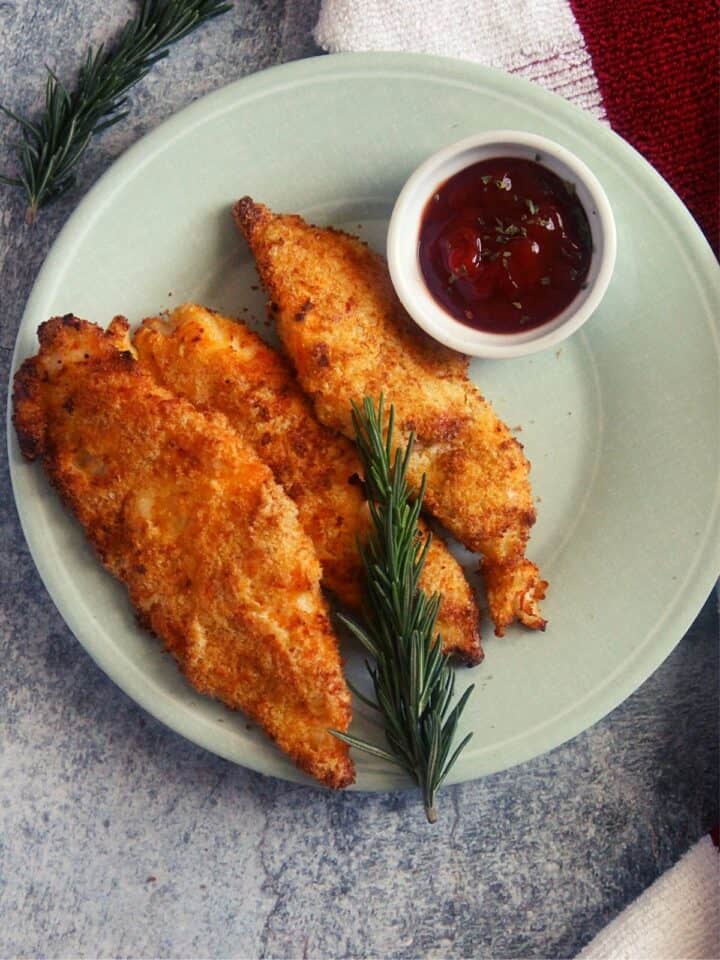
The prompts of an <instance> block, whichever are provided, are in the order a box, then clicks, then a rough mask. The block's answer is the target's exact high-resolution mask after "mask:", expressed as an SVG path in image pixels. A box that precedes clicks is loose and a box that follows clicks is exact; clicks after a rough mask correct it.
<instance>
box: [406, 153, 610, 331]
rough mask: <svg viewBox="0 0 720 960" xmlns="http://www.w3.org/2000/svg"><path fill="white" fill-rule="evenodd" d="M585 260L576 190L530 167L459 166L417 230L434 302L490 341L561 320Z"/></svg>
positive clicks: (580, 283)
mask: <svg viewBox="0 0 720 960" xmlns="http://www.w3.org/2000/svg"><path fill="white" fill-rule="evenodd" d="M591 255H592V239H591V235H590V225H589V223H588V219H587V215H586V213H585V210H584V209H583V207H582V205H581V203H580V201H579V200H578V199H577V196H576V195H575V189H574V186H573V185H572V184H570V183H568V182H566V181H564V180H562V179H561V178H560V177H558V176H557V175H556V174H554V173H553V172H552V171H551V170H548V169H547V167H543V166H541V164H539V163H536V162H535V161H533V160H524V159H519V158H503V157H493V158H492V159H490V160H483V161H481V162H480V163H475V164H473V165H472V166H470V167H466V168H465V169H464V170H461V171H460V172H459V173H456V174H455V175H454V176H452V177H450V179H449V180H446V182H445V183H444V184H443V185H442V186H441V187H440V188H439V189H438V190H437V192H436V193H435V194H434V195H433V196H432V197H431V198H430V200H428V202H427V204H426V206H425V210H424V213H423V217H422V222H421V225H420V236H419V257H420V268H421V270H422V274H423V277H424V279H425V283H426V284H427V286H428V289H429V290H430V292H431V293H432V295H433V297H434V298H435V300H437V302H438V303H439V304H440V306H441V307H442V308H443V309H444V310H446V311H447V312H448V313H449V314H450V315H451V316H453V317H455V318H456V319H457V320H460V321H462V323H465V324H467V325H468V326H470V327H475V328H477V329H480V330H485V331H487V332H488V333H518V332H520V331H523V330H530V329H532V328H534V327H539V326H541V324H543V323H547V322H548V321H549V320H552V319H554V318H555V317H556V316H558V314H560V313H561V312H562V311H563V310H564V309H565V307H567V306H568V304H569V303H570V302H571V301H572V300H573V299H574V297H575V295H576V294H577V293H578V291H579V290H581V289H582V288H583V287H584V285H585V282H586V279H587V274H588V270H589V268H590V258H591Z"/></svg>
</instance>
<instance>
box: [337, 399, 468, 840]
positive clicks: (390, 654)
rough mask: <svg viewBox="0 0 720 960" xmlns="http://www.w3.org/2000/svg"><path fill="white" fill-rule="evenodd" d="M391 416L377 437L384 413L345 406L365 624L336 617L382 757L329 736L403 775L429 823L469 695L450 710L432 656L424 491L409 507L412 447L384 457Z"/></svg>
mask: <svg viewBox="0 0 720 960" xmlns="http://www.w3.org/2000/svg"><path fill="white" fill-rule="evenodd" d="M394 419H395V415H394V409H393V408H392V407H391V408H390V413H389V417H388V425H387V430H386V431H385V435H384V436H383V426H382V425H383V422H384V408H383V398H382V397H380V401H379V403H378V406H377V409H376V408H375V405H374V403H373V401H372V400H371V399H370V398H368V397H365V399H364V400H363V405H362V409H361V408H359V407H358V406H357V404H355V403H353V426H354V428H355V438H356V443H357V448H358V452H359V454H360V458H361V460H362V463H363V467H364V472H365V483H366V486H367V490H368V500H369V507H370V513H371V517H372V528H371V533H370V536H369V538H368V541H367V543H366V544H365V545H364V546H361V548H360V549H361V553H362V558H363V564H364V567H365V575H366V581H367V583H366V590H367V603H366V610H365V618H364V619H365V622H364V624H362V625H361V624H360V623H358V622H356V621H355V620H351V619H349V618H347V617H342V620H343V622H344V623H345V624H346V626H347V627H348V628H349V629H350V630H351V632H352V633H353V634H354V635H355V636H356V637H357V638H358V640H360V642H361V643H362V644H363V646H364V647H365V649H366V650H367V651H368V652H369V653H370V654H371V656H372V657H373V659H374V661H375V663H374V664H371V663H370V662H369V661H366V665H367V669H368V672H369V673H370V676H371V678H372V682H373V687H374V691H375V698H376V702H375V703H373V702H372V701H371V700H369V699H368V698H367V697H364V696H363V695H362V694H360V693H359V692H358V691H357V690H354V691H353V692H354V693H355V694H356V695H357V696H359V697H360V698H361V699H362V700H363V701H364V702H366V703H368V704H369V705H370V706H372V707H374V708H375V709H376V710H378V711H379V712H380V714H381V715H382V718H383V721H384V726H385V738H386V740H387V744H388V747H389V750H384V749H382V748H380V747H377V746H375V745H374V744H371V743H367V742H366V741H364V740H359V739H358V738H356V737H353V736H350V735H348V734H344V733H339V732H338V731H335V730H334V731H332V732H333V733H334V734H335V736H337V737H339V738H340V739H341V740H345V741H346V742H347V743H349V744H350V745H351V746H353V747H356V748H358V749H360V750H364V751H365V752H367V753H370V754H372V755H374V756H377V757H381V758H383V759H385V760H388V761H390V762H392V763H395V764H397V765H398V766H400V767H402V768H404V769H405V770H406V771H407V772H408V773H409V774H410V776H411V777H412V778H413V779H414V780H415V782H416V783H417V784H418V786H419V787H420V789H421V791H422V796H423V804H424V806H425V813H426V815H427V818H428V820H429V821H430V823H434V822H435V820H436V819H437V811H436V807H435V796H436V793H437V791H438V788H439V787H440V785H441V784H442V782H443V781H444V779H445V777H446V776H447V774H448V772H449V771H450V768H451V767H452V765H453V764H454V763H455V761H456V760H457V758H458V756H459V754H460V752H461V751H462V750H463V748H464V747H465V745H466V744H467V742H468V740H469V739H470V737H471V736H472V734H468V735H467V736H466V737H465V738H464V740H462V742H461V743H460V744H459V745H458V746H457V747H455V749H453V740H454V738H455V732H456V729H457V725H458V721H459V719H460V715H461V713H462V711H463V709H464V707H465V704H466V702H467V699H468V697H469V696H470V693H471V692H472V689H473V687H472V686H470V687H468V689H467V690H466V691H465V693H464V694H463V695H462V697H461V698H460V700H459V701H458V702H457V703H456V704H455V706H451V704H452V700H453V693H454V689H455V673H454V670H453V668H452V667H451V666H450V665H449V663H448V661H447V659H446V658H445V657H444V656H443V654H442V643H441V639H440V637H439V636H438V635H436V634H435V621H436V618H437V612H438V607H439V605H440V596H439V595H438V594H434V595H433V596H432V597H429V596H428V595H427V594H426V593H424V592H423V591H422V590H421V589H420V587H419V586H418V580H419V577H420V573H421V571H422V568H423V565H424V563H425V557H426V555H427V551H428V548H429V546H430V541H429V537H428V539H427V540H426V541H425V543H424V544H422V543H421V539H420V536H419V534H418V526H417V524H418V517H419V514H420V508H421V505H422V499H423V494H424V490H425V483H424V481H423V484H422V488H421V490H420V494H419V496H418V497H417V498H416V499H415V500H414V501H411V499H410V493H409V490H408V486H407V481H406V475H407V467H408V463H409V460H410V457H411V455H412V448H413V437H412V435H411V436H410V440H409V442H408V445H407V447H406V449H405V450H404V451H402V450H400V449H398V450H396V452H395V457H394V458H393V457H392V446H393V444H392V435H393V424H394Z"/></svg>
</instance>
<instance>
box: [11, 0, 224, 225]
mask: <svg viewBox="0 0 720 960" xmlns="http://www.w3.org/2000/svg"><path fill="white" fill-rule="evenodd" d="M231 6H232V4H230V3H224V2H221V0H142V3H141V6H140V10H139V12H138V14H137V16H136V17H135V18H134V19H133V20H129V21H128V22H127V23H126V24H125V26H124V27H123V29H122V30H121V32H120V36H119V37H118V40H117V43H116V44H115V45H114V46H113V47H112V48H109V49H108V48H106V47H105V46H104V45H101V46H100V47H98V48H97V50H93V49H92V48H91V49H89V50H88V52H87V55H86V57H85V62H84V63H83V65H82V66H81V68H80V72H79V74H78V80H77V86H76V89H75V90H74V91H73V92H70V91H68V89H67V88H66V87H65V86H64V84H63V83H62V82H61V81H60V80H58V78H57V77H56V76H55V74H54V73H53V72H52V70H51V69H50V68H49V67H47V68H46V69H47V73H48V76H47V81H46V83H45V109H44V111H43V114H42V116H41V117H40V118H39V119H38V120H36V121H31V120H28V119H27V118H25V117H22V116H19V115H18V114H16V113H13V111H12V110H9V109H8V108H7V107H4V106H2V104H0V110H1V111H2V112H3V113H5V114H7V116H9V117H11V118H12V119H13V120H15V121H16V122H17V123H18V124H19V125H20V128H21V130H22V140H21V142H20V144H19V146H18V167H19V171H18V175H17V176H15V177H10V176H3V175H2V174H0V183H4V184H6V185H7V186H13V187H21V188H23V189H24V191H25V194H26V196H27V200H28V209H27V214H26V220H27V222H28V223H34V221H35V218H36V216H37V212H38V210H39V209H40V207H43V206H45V204H47V203H49V202H50V201H51V200H54V199H56V198H57V197H59V196H60V195H61V194H63V193H65V191H66V190H69V189H70V187H72V186H73V184H74V183H75V167H76V166H77V164H78V161H79V160H80V159H81V157H82V156H83V154H84V153H85V150H86V149H87V146H88V143H89V142H90V138H91V137H92V136H93V134H96V133H100V132H101V131H102V130H105V129H107V127H111V126H112V125H113V124H115V123H117V122H118V121H119V120H122V119H123V117H125V116H127V113H128V111H127V110H124V109H123V108H124V106H125V104H126V102H127V101H126V97H125V94H126V93H127V91H128V90H129V89H130V87H132V86H133V85H134V84H136V83H137V82H138V81H139V80H142V78H143V77H144V76H145V75H146V74H147V73H148V71H149V70H150V69H151V67H152V66H153V64H155V63H157V61H158V60H161V59H162V58H163V57H166V56H167V54H168V48H169V47H170V46H171V45H172V44H173V43H177V41H178V40H182V39H183V37H186V36H187V35H188V34H189V33H191V32H192V31H193V30H195V29H196V28H197V27H199V26H200V25H201V24H202V23H204V22H205V21H206V20H210V19H212V18H213V17H217V16H219V15H220V14H221V13H225V12H226V11H227V10H229V9H230V8H231Z"/></svg>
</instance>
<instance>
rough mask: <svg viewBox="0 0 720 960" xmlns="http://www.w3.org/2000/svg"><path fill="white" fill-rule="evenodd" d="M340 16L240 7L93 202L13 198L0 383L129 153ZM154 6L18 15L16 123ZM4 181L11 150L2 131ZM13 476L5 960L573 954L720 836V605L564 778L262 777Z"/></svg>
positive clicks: (0, 804)
mask: <svg viewBox="0 0 720 960" xmlns="http://www.w3.org/2000/svg"><path fill="white" fill-rule="evenodd" d="M317 5H318V0H304V2H303V0H264V2H257V3H252V2H250V0H236V3H235V8H234V10H233V12H232V13H231V14H229V15H228V16H227V17H225V18H224V19H223V20H222V21H216V22H215V23H214V24H212V25H210V26H209V27H207V28H205V29H203V30H202V32H201V33H199V34H197V35H195V36H194V37H193V38H192V39H191V40H189V41H185V42H184V43H183V44H182V45H181V47H179V48H177V49H176V50H175V51H174V52H173V54H172V55H171V57H170V58H169V59H168V60H166V61H164V62H163V63H161V64H159V65H158V66H157V68H156V69H155V70H154V71H153V73H152V75H151V76H150V77H149V78H148V79H147V80H146V81H145V82H144V83H143V84H142V85H141V86H140V87H138V88H137V89H136V90H134V91H133V93H132V95H131V98H130V101H131V109H132V112H131V116H130V117H129V118H128V119H127V120H126V121H125V122H123V123H122V124H121V125H119V126H118V127H116V128H114V129H112V130H111V131H109V132H107V133H106V135H105V136H103V137H101V138H100V139H99V140H97V141H96V142H95V143H94V144H93V146H92V148H91V150H90V151H89V155H88V156H87V158H86V160H85V162H84V164H83V166H82V172H81V184H80V186H79V187H78V188H77V189H76V190H75V191H74V192H73V193H72V195H70V196H69V197H67V198H66V199H64V200H62V201H61V202H59V203H58V204H56V205H55V206H54V207H52V208H50V209H48V210H47V211H46V212H45V213H44V214H43V216H42V219H41V221H40V223H39V224H38V225H37V226H36V227H35V228H34V229H29V228H27V227H26V226H25V224H24V222H23V205H22V201H21V199H20V198H19V197H18V196H16V195H15V194H14V193H13V192H11V191H8V190H6V189H0V217H1V224H2V226H1V232H0V270H1V278H2V281H1V283H0V302H1V303H2V321H1V322H0V351H1V359H0V363H1V365H2V369H1V370H0V383H1V384H2V391H3V399H4V398H5V391H6V387H5V384H6V381H7V374H8V368H9V364H10V356H11V351H12V347H13V342H14V339H15V332H16V329H17V326H18V323H19V321H20V316H21V313H22V310H23V306H24V303H25V300H26V298H27V296H28V293H29V291H30V288H31V286H32V283H33V280H34V278H35V276H36V273H37V270H38V268H39V266H40V264H41V262H42V260H43V258H44V257H45V254H46V253H47V251H48V249H49V247H50V245H51V243H52V242H53V240H54V239H55V237H56V235H57V233H58V231H59V229H60V227H61V226H62V224H63V223H64V221H65V219H66V218H67V216H68V215H69V213H70V212H71V210H72V209H73V207H74V206H75V204H76V203H77V201H78V200H79V199H80V197H81V196H82V195H83V193H84V192H85V191H86V190H87V188H88V187H89V186H90V185H91V184H92V183H93V181H94V180H96V179H97V177H98V176H100V175H101V174H102V173H103V172H104V171H105V170H106V169H107V168H108V166H109V165H110V164H111V163H112V161H113V160H114V159H115V158H116V157H117V156H118V155H119V154H120V153H121V152H122V151H123V150H124V149H125V148H126V147H127V146H129V145H130V144H131V143H134V142H135V141H136V140H137V139H138V138H139V137H141V136H142V135H143V134H144V133H145V132H146V131H148V130H151V129H152V128H154V127H155V126H156V125H157V124H158V122H159V121H161V120H163V119H165V118H166V117H167V116H169V115H170V114H172V113H174V112H175V111H176V110H177V109H178V108H180V107H182V106H184V105H185V104H187V103H188V102H190V101H191V100H194V99H196V98H197V97H200V96H202V95H203V94H205V93H207V92H208V91H211V90H215V89H216V88H217V87H219V86H221V85H223V84H225V83H227V82H228V81H231V80H234V79H236V78H237V77H240V76H242V75H243V74H247V73H251V72H254V71H256V70H260V69H262V68H263V67H266V66H269V65H271V64H274V63H278V62H282V61H285V60H291V59H294V58H298V57H303V56H307V55H311V54H313V53H317V52H318V51H317V50H316V48H315V47H314V45H313V42H312V39H311V36H310V30H311V28H312V26H313V23H314V20H315V16H316V13H317ZM132 9H133V5H132V4H130V3H127V2H119V0H118V2H114V3H110V4H108V3H105V2H101V0H64V2H57V3H55V2H52V3H51V2H44V3H38V2H33V0H14V2H13V0H3V2H0V102H2V103H4V104H7V105H9V106H11V107H13V108H15V109H18V110H21V111H22V110H30V109H32V108H34V107H36V106H38V104H39V102H40V98H41V95H42V83H43V64H44V63H48V64H50V65H51V66H52V67H53V68H54V69H55V70H56V71H57V72H58V74H59V75H60V76H62V77H68V78H69V77H71V76H72V74H73V70H74V68H75V67H76V66H77V64H78V62H79V59H80V57H81V56H82V54H83V51H84V48H85V45H86V43H87V42H88V41H92V42H99V41H101V40H103V39H105V38H106V37H109V36H112V33H113V31H114V30H115V29H116V28H117V27H118V26H119V25H121V23H122V22H123V21H124V19H125V18H126V17H127V15H128V14H129V13H130V12H131V10H132ZM0 131H1V134H2V135H1V137H0V169H6V168H7V167H8V166H9V165H10V162H11V161H10V157H11V147H12V141H13V138H14V130H13V129H12V127H11V125H10V124H9V122H7V121H5V120H2V121H0ZM2 456H3V465H2V470H1V473H0V498H1V500H0V502H1V507H2V513H1V523H2V532H1V535H0V546H1V555H0V578H1V579H0V584H1V586H0V644H1V648H0V748H1V751H2V753H1V756H0V955H2V956H18V957H31V956H38V955H42V956H46V957H77V956H80V957H96V956H157V957H187V956H211V957H220V956H227V957H238V958H244V957H253V958H254V957H299V956H312V957H315V956H318V957H369V956H393V957H416V956H424V957H479V956H487V957H496V958H497V957H509V956H511V957H571V956H573V955H574V953H575V952H576V951H577V950H579V949H580V948H581V947H582V946H583V944H585V943H586V941H587V940H589V939H590V937H592V936H593V934H595V933H596V932H597V931H598V930H599V929H600V927H602V926H603V924H605V923H606V922H607V921H608V920H609V919H610V918H611V917H613V916H614V915H615V914H616V913H617V912H618V911H619V910H620V909H621V908H622V907H623V906H625V904H627V903H628V902H629V901H630V900H632V899H633V898H634V897H635V896H636V895H637V894H638V893H639V892H640V891H642V890H643V889H644V888H645V887H646V886H647V885H648V884H649V883H650V882H651V881H652V880H654V879H655V877H657V876H658V875H659V874H660V873H661V872H662V871H663V870H665V869H666V868H667V867H668V866H670V864H672V863H673V862H674V861H675V860H676V859H677V858H678V856H679V855H680V854H682V853H683V852H684V851H685V850H687V849H688V847H689V846H690V845H691V844H692V843H693V842H694V841H695V840H696V839H698V838H699V837H700V836H701V835H702V834H703V833H704V832H706V831H707V830H708V828H709V827H711V826H712V824H713V823H714V822H716V821H717V819H718V801H717V787H718V747H717V734H718V710H717V692H718V643H717V638H718V619H717V605H716V602H715V601H714V600H711V601H708V603H707V605H706V606H705V608H704V610H703V611H702V612H701V614H700V616H699V617H698V619H697V621H696V623H695V625H694V627H693V628H692V630H691V631H690V632H689V633H688V635H687V636H686V637H685V639H684V640H683V641H682V642H681V643H680V645H679V646H678V647H677V649H676V650H675V652H674V653H673V654H672V656H671V657H670V658H669V659H668V660H667V662H666V663H665V664H664V665H663V667H662V668H661V669H660V670H658V671H657V673H656V674H655V675H654V676H653V677H652V678H651V679H650V680H648V681H647V683H645V685H644V686H643V687H642V688H641V689H640V690H638V691H637V693H636V694H635V695H634V696H632V697H631V698H630V699H629V700H628V701H627V702H626V703H625V704H624V705H623V706H622V707H620V708H619V709H617V710H616V711H615V712H614V713H613V714H612V715H611V716H610V717H608V718H607V719H606V720H604V721H603V722H602V723H599V724H598V725H597V726H595V727H594V728H593V729H592V730H590V731H588V732H587V733H585V734H584V735H582V736H580V737H578V738H576V739H575V740H574V741H573V742H571V743H569V744H567V745H566V746H564V747H561V748H560V749H558V750H555V751H554V752H553V753H551V754H550V755H548V756H545V757H542V758H540V759H538V760H535V761H533V762H532V763H527V764H525V765H524V766H521V767H519V768H517V769H514V770H510V771H508V772H506V773H502V774H498V775H495V776H492V777H489V778H487V779H486V780H483V781H480V782H477V783H468V784H465V785H463V786H459V787H455V788H449V789H448V790H446V791H445V792H444V794H443V795H442V817H441V820H440V822H439V823H438V824H437V825H436V826H435V827H432V828H430V827H428V826H427V824H425V823H424V822H423V819H422V817H421V816H420V812H419V810H418V806H417V801H416V798H415V797H414V796H411V795H389V796H371V795H357V794H354V795H338V796H335V795H331V794H329V793H326V792H321V791H319V790H317V791H314V790H311V789H307V788H305V787H299V786H293V785H288V784H285V783H282V782H278V781H274V780H271V779H266V778H263V777H261V776H258V775H255V774H253V773H248V772H246V771H244V770H242V769H240V768H239V767H235V766H232V765H230V764H228V763H226V762H224V761H223V760H219V759H217V758H216V757H214V756H211V755H210V754H208V753H205V752H204V751H202V750H201V749H199V748H198V747H195V746H193V745H192V744H190V743H187V742H185V741H184V740H182V739H181V738H180V737H178V736H177V735H176V734H174V733H171V732H170V731H169V730H166V729H165V728H164V727H162V726H161V725H160V724H159V723H157V722H156V721H155V720H153V719H151V718H150V717H148V716H147V715H145V714H144V713H143V712H142V711H141V710H140V709H139V708H138V707H136V706H135V704H133V703H132V702H130V701H129V700H128V699H127V698H126V697H125V696H124V694H122V693H121V692H120V691H119V690H118V689H117V688H116V687H115V686H113V684H112V683H111V682H110V681H109V680H107V679H106V678H105V676H104V675H103V674H102V673H101V672H100V671H99V670H98V669H97V668H96V667H95V665H94V664H93V663H92V662H91V660H90V659H89V657H88V656H87V655H86V654H85V653H84V651H83V649H82V648H81V647H80V645H79V644H78V643H77V642H76V641H75V640H74V638H73V637H72V636H71V634H70V633H69V632H68V630H67V629H66V627H65V626H64V624H63V622H62V620H61V619H60V616H59V615H58V613H57V612H56V611H55V608H54V607H53V605H52V603H51V602H50V600H49V598H48V596H47V594H46V593H45V590H44V588H43V586H42V584H41V582H40V580H39V578H38V576H37V574H36V573H35V570H34V567H33V564H32V561H31V560H30V557H29V555H28V552H27V550H26V547H25V543H24V541H23V538H22V534H21V532H20V529H19V527H18V523H17V518H16V515H15V511H14V507H13V503H12V496H11V492H10V484H9V480H8V476H7V469H6V465H5V453H4V444H3V454H2Z"/></svg>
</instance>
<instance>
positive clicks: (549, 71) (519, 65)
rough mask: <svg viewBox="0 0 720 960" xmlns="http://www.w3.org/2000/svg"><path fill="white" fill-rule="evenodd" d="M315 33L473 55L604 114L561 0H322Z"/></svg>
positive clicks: (358, 42) (356, 46) (350, 45)
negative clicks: (480, 0) (469, 0)
mask: <svg viewBox="0 0 720 960" xmlns="http://www.w3.org/2000/svg"><path fill="white" fill-rule="evenodd" d="M314 35H315V40H316V41H317V43H318V44H319V45H320V46H321V47H323V48H324V49H325V50H327V51H329V52H330V53H348V52H351V51H368V50H384V51H388V50H400V51H406V52H414V53H434V54H438V55H442V56H448V57H462V58H463V59H465V60H476V61H478V62H479V63H483V64H485V65H486V66H489V67H496V68H497V69H500V70H504V71H506V72H507V73H514V74H517V75H518V76H521V77H524V78H525V79H526V80H532V81H534V82H535V83H539V84H541V85H542V86H544V87H547V89H548V90H552V91H553V92H554V93H558V94H560V95H561V96H563V97H565V98H566V99H567V100H571V101H572V102H574V103H575V104H577V106H579V107H583V108H584V109H585V110H588V111H589V112H590V113H591V114H592V115H593V116H594V117H596V118H597V119H599V120H605V110H604V108H603V104H602V97H601V95H600V90H599V88H598V84H597V79H596V77H595V73H594V71H593V66H592V62H591V60H590V56H589V54H588V51H587V49H586V47H585V42H584V40H583V35H582V33H581V32H580V28H579V27H578V25H577V23H576V21H575V17H574V16H573V12H572V10H571V8H570V4H569V3H568V2H567V0H483V2H482V3H478V2H477V0H474V2H468V0H323V3H322V6H321V8H320V16H319V19H318V23H317V26H316V28H315V34H314Z"/></svg>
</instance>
